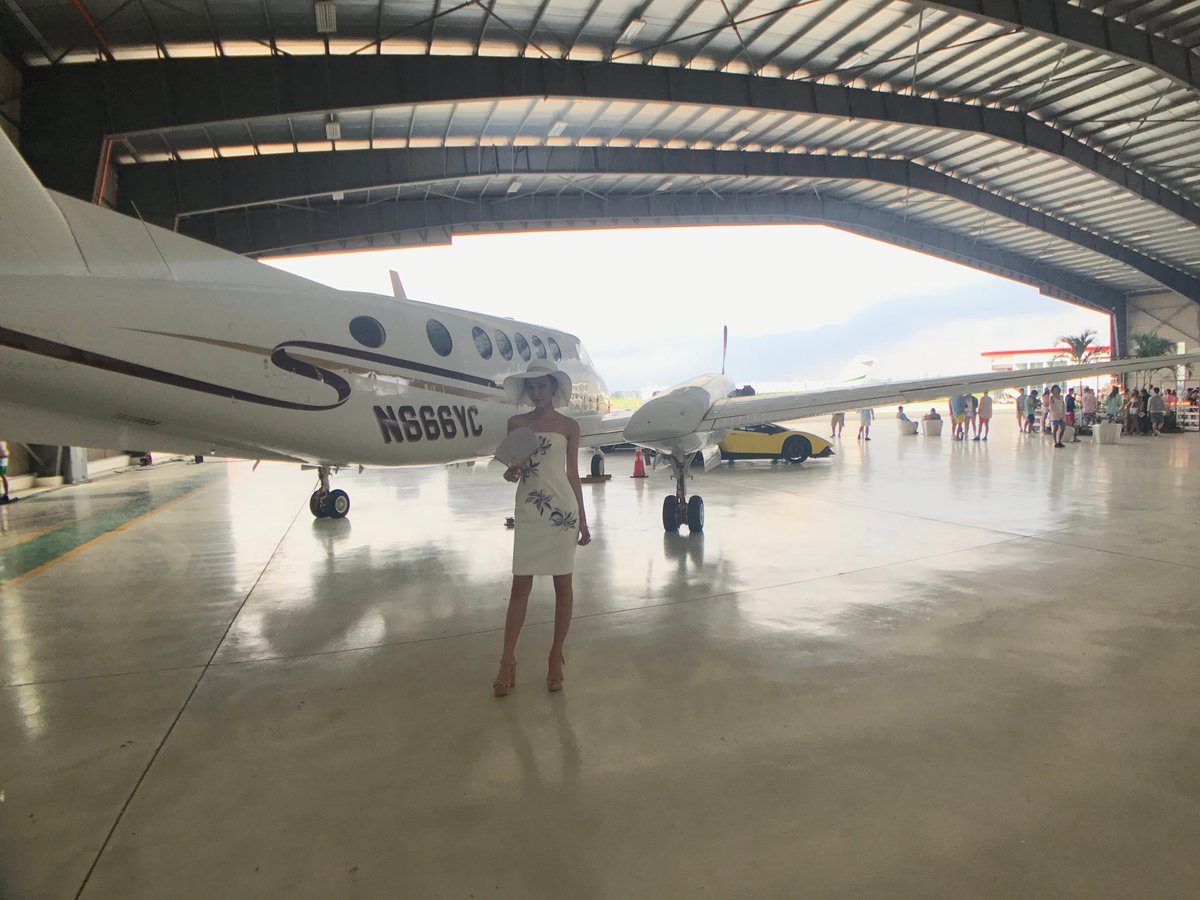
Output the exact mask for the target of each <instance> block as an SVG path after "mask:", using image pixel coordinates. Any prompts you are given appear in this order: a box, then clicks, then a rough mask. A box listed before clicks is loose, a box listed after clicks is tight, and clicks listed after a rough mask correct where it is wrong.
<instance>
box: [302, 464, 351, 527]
mask: <svg viewBox="0 0 1200 900" xmlns="http://www.w3.org/2000/svg"><path fill="white" fill-rule="evenodd" d="M317 477H318V478H319V479H320V484H319V485H318V486H317V489H316V490H315V491H313V492H312V496H311V497H309V498H308V510H309V512H311V513H312V514H313V518H316V519H344V518H346V514H347V513H348V512H350V495H349V494H347V493H346V492H345V491H340V490H339V491H331V490H330V489H329V466H317Z"/></svg>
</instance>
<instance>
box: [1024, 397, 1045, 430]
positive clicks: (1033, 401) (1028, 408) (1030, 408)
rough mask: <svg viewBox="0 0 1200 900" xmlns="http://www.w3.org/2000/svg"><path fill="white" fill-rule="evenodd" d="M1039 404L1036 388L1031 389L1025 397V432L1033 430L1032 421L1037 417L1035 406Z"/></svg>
mask: <svg viewBox="0 0 1200 900" xmlns="http://www.w3.org/2000/svg"><path fill="white" fill-rule="evenodd" d="M1040 405H1041V404H1040V403H1039V402H1038V395H1037V391H1036V390H1031V391H1030V392H1029V394H1028V396H1026V397H1025V428H1024V431H1025V432H1026V433H1030V434H1031V433H1032V432H1033V423H1034V422H1035V421H1036V419H1037V408H1038V407H1039V406H1040Z"/></svg>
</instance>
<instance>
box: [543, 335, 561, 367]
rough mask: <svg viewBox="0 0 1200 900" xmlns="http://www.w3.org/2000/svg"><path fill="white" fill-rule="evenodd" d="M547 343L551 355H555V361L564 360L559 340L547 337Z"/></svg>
mask: <svg viewBox="0 0 1200 900" xmlns="http://www.w3.org/2000/svg"><path fill="white" fill-rule="evenodd" d="M546 343H547V344H548V345H549V346H550V355H551V356H553V357H554V361H555V362H561V361H562V350H560V349H559V347H558V341H556V340H555V339H554V338H552V337H548V338H546Z"/></svg>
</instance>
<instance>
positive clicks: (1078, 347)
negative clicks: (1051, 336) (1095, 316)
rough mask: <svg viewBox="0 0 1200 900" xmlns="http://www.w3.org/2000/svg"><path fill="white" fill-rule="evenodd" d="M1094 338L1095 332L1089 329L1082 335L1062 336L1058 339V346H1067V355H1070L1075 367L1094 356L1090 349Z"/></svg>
mask: <svg viewBox="0 0 1200 900" xmlns="http://www.w3.org/2000/svg"><path fill="white" fill-rule="evenodd" d="M1095 337H1096V330H1095V329H1094V328H1089V329H1088V330H1087V331H1085V332H1083V333H1082V334H1064V335H1063V336H1062V337H1060V338H1059V339H1058V342H1059V343H1060V344H1066V345H1067V353H1068V354H1070V356H1071V360H1072V361H1073V362H1075V364H1076V365H1082V364H1083V363H1085V362H1087V361H1088V360H1089V359H1091V358H1092V356H1093V355H1094V354H1095V352H1096V351H1095V350H1094V349H1091V347H1092V339H1093V338H1095Z"/></svg>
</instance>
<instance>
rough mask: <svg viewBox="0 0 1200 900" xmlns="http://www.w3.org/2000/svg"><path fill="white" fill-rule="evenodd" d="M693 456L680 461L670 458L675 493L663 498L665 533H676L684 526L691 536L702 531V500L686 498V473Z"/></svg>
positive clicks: (690, 455)
mask: <svg viewBox="0 0 1200 900" xmlns="http://www.w3.org/2000/svg"><path fill="white" fill-rule="evenodd" d="M692 456H693V454H688V456H687V457H686V458H685V459H683V460H680V459H679V458H678V457H675V456H672V457H671V467H672V468H673V469H674V471H675V493H674V494H673V495H670V494H669V495H667V496H666V497H664V498H663V509H662V518H663V528H664V529H665V530H667V531H678V530H679V528H680V526H681V525H684V524H686V525H687V527H688V530H689V531H690V532H692V534H698V533H700V532H701V531H703V530H704V498H702V497H692V498H691V499H689V498H688V496H687V471H688V466H689V465H690V463H691V461H692Z"/></svg>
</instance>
